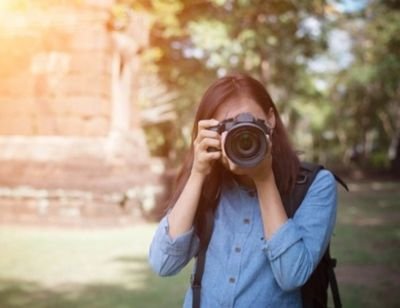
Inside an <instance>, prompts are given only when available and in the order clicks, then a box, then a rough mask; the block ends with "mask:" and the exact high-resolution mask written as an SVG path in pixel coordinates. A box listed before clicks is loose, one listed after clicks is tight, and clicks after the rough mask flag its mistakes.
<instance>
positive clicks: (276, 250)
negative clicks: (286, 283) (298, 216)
mask: <svg viewBox="0 0 400 308" xmlns="http://www.w3.org/2000/svg"><path fill="white" fill-rule="evenodd" d="M300 240H301V236H300V234H299V232H298V230H297V227H296V225H295V223H294V222H293V220H292V219H288V220H287V221H286V222H285V223H284V224H283V225H282V226H281V227H280V228H279V229H278V230H277V231H276V232H275V233H274V234H273V235H272V237H271V238H270V239H269V240H265V241H264V247H263V250H264V252H265V253H266V255H267V256H268V258H269V259H270V260H271V261H273V260H275V259H276V258H278V257H279V256H280V255H282V254H283V253H284V252H285V251H286V250H287V249H289V248H290V247H291V246H293V245H294V244H295V243H296V242H298V241H300Z"/></svg>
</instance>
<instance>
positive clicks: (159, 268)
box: [149, 216, 199, 276]
mask: <svg viewBox="0 0 400 308" xmlns="http://www.w3.org/2000/svg"><path fill="white" fill-rule="evenodd" d="M198 250H199V239H198V237H197V235H196V234H195V232H194V228H193V227H192V228H191V229H190V230H189V231H188V232H186V233H184V234H182V235H180V236H178V237H176V238H174V239H172V238H171V236H170V235H169V224H168V216H165V217H164V218H163V219H162V220H161V221H160V223H159V225H158V227H157V230H156V232H155V234H154V237H153V240H152V242H151V245H150V250H149V263H150V265H151V267H152V269H153V270H154V271H155V272H156V273H157V274H158V275H160V276H170V275H175V274H177V273H178V272H179V271H180V270H181V269H182V268H183V267H184V266H185V265H186V264H187V263H188V262H189V261H190V260H191V259H192V258H193V256H194V255H196V253H197V252H198Z"/></svg>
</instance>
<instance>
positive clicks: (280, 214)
mask: <svg viewBox="0 0 400 308" xmlns="http://www.w3.org/2000/svg"><path fill="white" fill-rule="evenodd" d="M241 113H251V114H252V115H253V116H254V117H255V118H258V119H261V120H263V121H264V123H265V124H266V126H267V127H268V128H269V133H268V134H265V138H266V142H267V143H268V145H269V146H268V152H267V154H266V155H265V156H264V158H263V160H262V161H261V162H260V163H259V164H257V165H256V166H255V167H246V168H244V167H240V166H238V165H237V164H235V163H233V162H232V160H231V159H230V158H229V157H228V156H227V154H226V151H225V147H224V142H225V138H226V132H222V133H221V134H219V132H216V131H215V130H213V129H210V128H212V127H215V126H216V125H218V124H219V123H221V122H222V121H224V120H226V119H228V118H232V117H235V116H237V115H238V114H241ZM210 148H214V149H216V150H214V151H210V150H209V149H210ZM298 172H299V159H298V157H297V155H296V153H295V151H294V150H293V149H292V147H291V145H290V143H289V140H288V137H287V134H286V131H285V128H284V126H283V123H282V121H281V119H280V117H279V114H278V111H277V109H276V107H275V105H274V103H273V102H272V100H271V98H270V96H269V94H268V92H267V91H266V89H265V88H264V87H263V85H262V84H261V83H260V82H258V81H257V80H255V79H253V78H251V77H249V76H247V75H242V74H235V75H230V76H226V77H222V78H220V79H218V80H216V81H215V82H214V83H213V84H212V85H211V86H210V87H209V88H208V89H207V91H206V92H205V93H204V95H203V97H202V100H201V102H200V105H199V107H198V110H197V114H196V119H195V125H194V127H193V139H192V146H191V148H190V150H189V153H188V158H187V159H186V161H185V163H184V164H183V167H182V170H181V172H180V175H179V176H178V181H177V189H176V191H175V194H174V195H173V197H172V198H171V200H170V209H169V211H168V213H167V215H166V216H165V217H164V218H163V219H162V220H161V222H160V224H159V227H158V229H157V231H156V233H155V235H154V238H153V241H152V243H151V247H150V253H149V261H150V264H151V266H152V268H153V269H154V271H155V272H157V273H158V274H159V275H161V276H168V275H174V274H176V273H178V272H179V271H180V270H181V269H182V268H183V267H184V266H185V265H186V264H187V263H188V262H189V261H190V260H191V258H193V257H194V256H196V254H197V252H198V250H199V237H198V235H197V233H196V231H195V230H197V228H195V226H196V225H197V226H199V227H201V223H199V221H198V220H199V219H200V217H201V213H202V212H204V211H205V209H206V208H207V206H211V204H212V202H209V200H213V197H215V196H219V199H218V203H217V207H216V209H215V210H214V211H215V215H214V229H213V233H212V236H211V240H210V243H209V246H208V249H207V253H206V263H205V269H204V275H203V278H202V288H201V307H213V308H214V307H301V306H302V300H301V292H300V287H301V286H302V285H303V284H304V283H305V282H306V281H307V279H308V278H309V277H310V275H311V274H312V272H313V271H314V269H315V267H316V266H317V264H318V263H319V261H320V259H321V258H322V255H323V254H324V252H325V250H326V248H327V245H328V242H329V239H330V236H331V234H332V230H333V227H334V224H335V218H336V183H335V179H334V177H333V175H332V174H331V173H330V172H329V171H326V170H322V171H320V172H319V173H318V175H317V177H316V178H315V180H314V182H313V183H312V185H311V186H310V189H309V190H308V192H307V195H306V197H305V198H304V200H303V202H302V204H301V206H300V208H299V209H298V210H297V211H296V214H295V216H294V217H293V218H288V215H287V212H286V210H285V206H284V204H283V202H282V198H284V196H288V195H289V194H290V193H291V191H292V189H293V187H294V184H295V182H296V178H297V175H298ZM217 192H219V194H218V193H217ZM203 195H205V197H206V198H203ZM207 197H208V198H207ZM205 200H206V201H207V200H208V201H207V202H206V201H205ZM191 306H192V290H191V289H190V288H189V289H188V291H187V293H186V296H185V300H184V307H191Z"/></svg>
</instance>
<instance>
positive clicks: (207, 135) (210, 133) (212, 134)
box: [198, 129, 220, 140]
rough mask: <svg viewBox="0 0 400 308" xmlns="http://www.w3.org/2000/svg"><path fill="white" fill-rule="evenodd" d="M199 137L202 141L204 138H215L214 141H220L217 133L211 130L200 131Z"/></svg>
mask: <svg viewBox="0 0 400 308" xmlns="http://www.w3.org/2000/svg"><path fill="white" fill-rule="evenodd" d="M198 136H199V138H200V139H203V138H214V139H218V140H219V139H220V135H219V134H218V133H217V132H215V131H212V130H209V129H202V130H201V131H199V134H198Z"/></svg>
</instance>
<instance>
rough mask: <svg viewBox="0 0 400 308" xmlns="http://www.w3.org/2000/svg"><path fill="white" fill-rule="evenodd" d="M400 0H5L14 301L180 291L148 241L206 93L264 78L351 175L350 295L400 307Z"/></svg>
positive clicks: (5, 209) (1, 300)
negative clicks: (156, 266)
mask: <svg viewBox="0 0 400 308" xmlns="http://www.w3.org/2000/svg"><path fill="white" fill-rule="evenodd" d="M399 33H400V2H399V1H396V0H381V1H378V0H337V1H336V0H305V1H292V0H279V1H278V0H266V1H257V0H193V1H180V0H176V1H174V0H131V1H128V0H126V1H118V0H35V1H30V0H0V211H1V212H0V213H1V214H0V247H1V253H0V307H102V308H103V307H104V308H105V307H180V306H181V304H182V300H183V295H184V292H185V289H186V288H187V286H188V284H189V276H190V271H191V270H190V266H188V268H187V269H185V270H184V271H183V272H182V273H181V274H179V275H178V276H175V277H172V278H159V277H157V276H156V275H155V274H153V273H152V272H151V270H150V269H149V266H148V264H147V251H148V246H149V243H150V241H151V238H152V235H153V232H154V230H155V228H156V225H157V221H158V220H159V219H160V217H161V216H162V215H163V213H164V201H165V199H166V198H167V197H168V195H169V193H170V192H171V189H173V178H174V176H175V175H176V172H177V170H178V168H179V166H180V163H181V162H182V159H183V156H184V154H185V151H186V150H187V148H188V146H189V144H190V135H191V129H192V125H193V118H194V113H195V111H196V107H197V104H198V102H199V100H200V97H201V95H202V93H203V92H204V91H205V89H206V87H207V86H208V85H209V84H210V83H211V82H212V81H213V80H215V79H216V78H218V77H221V76H224V75H225V74H227V73H229V72H232V71H242V72H247V73H249V74H251V75H252V76H254V77H256V78H257V79H259V80H260V81H261V82H262V83H263V84H265V85H266V87H267V88H268V90H269V91H270V92H271V95H272V98H273V100H274V101H275V102H276V104H277V107H278V109H279V111H280V113H281V115H282V118H283V120H284V122H285V124H286V126H287V128H288V130H289V134H290V135H291V137H292V141H293V143H294V144H295V147H296V149H298V150H299V151H300V152H301V153H302V154H301V158H302V159H303V160H309V161H315V162H319V163H322V164H324V165H325V166H326V167H328V168H330V169H332V170H334V171H335V172H336V173H337V174H339V175H340V176H342V177H343V178H344V179H345V180H346V181H347V182H348V184H349V186H350V190H351V192H350V193H346V192H344V191H342V190H340V201H339V213H338V220H337V227H336V231H335V234H334V236H333V238H332V244H331V246H332V251H333V255H334V256H336V257H337V258H338V267H337V275H338V280H339V288H340V291H341V294H342V300H343V303H344V307H399V306H400V297H399V296H398V294H397V290H398V286H399V285H400V266H399V263H398V260H399V257H400V227H399V222H400V201H399V200H400V82H399V79H400V77H399V76H400V74H399V72H400V36H399Z"/></svg>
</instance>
